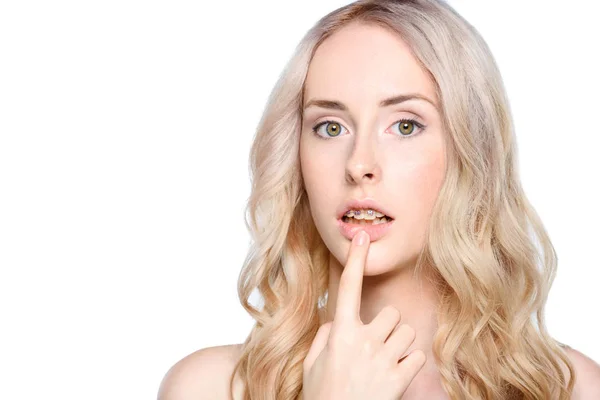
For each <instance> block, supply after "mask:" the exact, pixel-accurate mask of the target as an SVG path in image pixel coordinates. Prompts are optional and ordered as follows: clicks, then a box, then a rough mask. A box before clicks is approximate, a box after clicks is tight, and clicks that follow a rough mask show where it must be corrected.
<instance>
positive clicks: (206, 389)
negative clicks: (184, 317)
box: [158, 344, 241, 400]
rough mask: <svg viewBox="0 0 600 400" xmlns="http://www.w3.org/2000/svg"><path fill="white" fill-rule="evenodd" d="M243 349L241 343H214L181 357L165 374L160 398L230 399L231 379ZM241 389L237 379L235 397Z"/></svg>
mask: <svg viewBox="0 0 600 400" xmlns="http://www.w3.org/2000/svg"><path fill="white" fill-rule="evenodd" d="M240 350H241V345H240V344H231V345H223V346H214V347H207V348H204V349H200V350H198V351H195V352H194V353H192V354H189V355H187V356H186V357H184V358H182V359H181V360H179V361H178V362H177V363H175V365H173V366H172V367H171V368H170V369H169V370H168V371H167V373H166V374H165V376H164V378H163V380H162V382H161V384H160V388H159V390H158V400H188V399H190V400H191V399H194V400H202V399H231V394H230V393H229V380H230V378H231V374H232V372H233V368H234V367H235V364H236V362H237V361H238V359H239V354H240ZM236 387H237V388H236ZM239 389H240V388H239V382H238V384H237V385H235V384H234V398H235V399H238V398H239V397H238V396H240V395H241V392H239ZM238 392H239V393H238ZM240 397H241V396H240Z"/></svg>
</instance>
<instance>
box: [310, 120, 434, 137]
mask: <svg viewBox="0 0 600 400" xmlns="http://www.w3.org/2000/svg"><path fill="white" fill-rule="evenodd" d="M405 122H409V123H411V124H413V125H415V126H416V127H417V128H418V129H419V131H418V132H417V133H411V134H410V135H408V136H407V135H404V136H403V135H397V136H399V137H401V138H403V139H412V138H413V137H415V136H418V135H420V134H421V133H422V132H423V131H424V130H425V128H426V126H425V125H423V124H422V123H420V122H418V121H417V120H415V119H412V118H402V119H400V120H398V121H396V122H394V123H393V124H392V125H391V126H394V125H396V124H398V123H405ZM328 123H330V124H338V125H340V126H343V125H342V124H340V123H339V122H337V121H332V120H326V121H322V122H319V123H318V124H316V125H315V126H313V128H312V131H313V133H314V134H315V136H317V137H318V138H319V139H323V140H329V139H333V138H336V137H338V136H340V135H338V136H329V137H323V136H321V135H319V134H318V133H317V130H318V129H319V128H320V127H321V126H323V125H325V124H328ZM344 129H346V128H344Z"/></svg>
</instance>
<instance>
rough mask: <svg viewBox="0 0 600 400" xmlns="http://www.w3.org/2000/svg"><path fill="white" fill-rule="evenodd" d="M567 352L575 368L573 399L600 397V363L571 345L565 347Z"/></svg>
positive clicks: (583, 399) (581, 399) (585, 399)
mask: <svg viewBox="0 0 600 400" xmlns="http://www.w3.org/2000/svg"><path fill="white" fill-rule="evenodd" d="M565 352H566V353H567V355H568V356H569V360H571V362H572V363H573V368H574V369H575V388H574V389H573V396H572V399H573V400H588V399H600V365H598V363H597V362H595V361H594V360H592V359H591V358H589V357H588V356H586V355H585V354H583V353H581V352H580V351H577V350H575V349H573V348H571V347H569V346H566V347H565Z"/></svg>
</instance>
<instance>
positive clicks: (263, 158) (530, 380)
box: [230, 0, 574, 400]
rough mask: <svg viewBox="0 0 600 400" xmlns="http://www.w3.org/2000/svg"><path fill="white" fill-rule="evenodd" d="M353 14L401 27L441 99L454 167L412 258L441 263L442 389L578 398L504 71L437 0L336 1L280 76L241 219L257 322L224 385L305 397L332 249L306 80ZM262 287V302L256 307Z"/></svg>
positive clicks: (465, 395) (549, 251)
mask: <svg viewBox="0 0 600 400" xmlns="http://www.w3.org/2000/svg"><path fill="white" fill-rule="evenodd" d="M350 22H360V23H364V24H376V25H377V26H381V27H384V28H385V29H389V30H390V31H391V32H394V33H395V34H397V35H399V36H400V37H401V38H402V39H403V40H404V41H405V42H406V43H407V44H408V45H409V47H410V48H411V50H412V52H413V55H414V56H415V58H416V59H417V60H418V61H419V62H420V63H421V65H422V66H423V68H424V69H425V70H426V71H428V73H429V74H430V76H431V78H432V79H433V81H434V82H435V85H436V91H437V95H438V99H439V100H440V104H441V112H442V115H441V118H442V121H443V125H444V130H445V133H446V135H447V137H448V139H449V140H447V143H446V145H447V155H448V157H447V160H446V162H447V165H446V167H447V169H446V176H445V180H444V183H443V185H442V188H441V190H440V192H439V196H438V199H437V202H436V203H435V205H434V209H433V212H432V214H431V221H430V226H429V229H428V238H427V241H426V243H425V245H424V248H423V252H422V253H421V257H419V262H418V265H421V264H422V263H425V264H428V265H432V266H434V268H433V271H434V272H433V274H434V277H433V279H434V281H433V282H434V284H435V286H436V288H437V290H438V291H439V294H440V299H441V300H440V304H439V315H438V325H439V328H438V331H437V333H436V335H435V341H434V346H433V352H434V356H435V362H436V364H437V366H438V368H439V371H440V373H441V377H442V383H443V386H444V388H445V390H446V391H447V393H448V394H449V396H450V398H452V399H550V398H556V399H561V400H562V399H568V398H570V395H571V392H572V390H573V385H574V371H573V367H572V364H571V363H570V361H569V359H568V357H567V355H566V353H565V351H564V350H563V349H562V348H561V346H562V344H561V343H559V342H557V341H556V340H554V339H552V338H551V337H550V335H549V334H548V332H547V329H546V327H545V322H544V314H543V310H544V306H545V303H546V298H547V295H548V292H549V290H550V287H551V285H552V282H553V280H554V277H555V273H556V263H557V259H556V254H555V251H554V248H553V246H552V243H551V241H550V239H549V236H548V234H547V233H546V231H545V229H544V226H543V224H542V222H541V220H540V218H539V217H538V215H537V214H536V212H535V210H534V209H533V207H532V206H531V205H530V203H529V202H528V200H527V198H526V196H525V193H524V191H523V189H522V187H521V184H520V179H519V176H518V171H517V170H518V168H517V158H516V155H517V147H516V142H515V138H514V132H513V122H512V116H511V113H510V109H509V103H508V100H507V96H506V93H505V89H504V86H503V82H502V78H501V75H500V72H499V70H498V67H497V65H496V63H495V61H494V58H493V56H492V54H491V52H490V50H489V48H488V46H487V44H486V43H485V41H484V40H483V38H482V37H481V36H480V34H479V33H478V32H477V31H476V29H475V28H474V27H473V26H471V25H470V24H469V23H468V22H467V21H465V20H464V19H463V18H462V17H461V16H460V15H459V14H458V13H457V12H456V11H455V10H454V9H452V8H451V7H450V6H449V5H448V4H446V3H444V2H442V1H441V0H437V1H436V0H405V1H401V0H397V1H392V0H388V1H383V0H381V1H377V0H372V1H368V0H367V1H357V2H354V3H352V4H349V5H347V6H344V7H341V8H339V9H337V10H335V11H333V12H331V13H329V14H328V15H326V16H325V17H323V18H322V19H321V20H319V21H318V22H317V23H316V24H315V26H314V27H312V28H311V29H310V30H309V32H308V33H307V34H306V35H305V37H304V38H303V39H302V40H301V42H300V43H299V45H298V47H297V48H296V51H295V53H294V55H293V57H292V59H291V60H290V61H289V63H288V64H287V66H286V68H285V70H284V71H283V73H282V75H281V76H280V78H279V80H278V81H277V84H276V86H275V88H274V89H273V91H272V93H271V96H270V97H269V100H268V104H267V106H266V108H265V111H264V114H263V116H262V119H261V121H260V123H259V126H258V128H257V132H256V136H255V138H254V142H253V145H252V149H251V155H250V168H251V171H250V172H251V180H252V189H251V195H250V198H249V199H248V203H247V208H246V226H247V227H248V229H249V231H250V234H251V236H252V239H253V245H252V246H251V248H250V250H249V252H248V256H247V258H246V260H245V262H244V267H243V269H242V271H241V273H240V277H239V281H238V294H239V296H240V300H241V303H242V305H243V307H244V308H245V309H246V310H247V311H248V312H249V313H250V314H251V315H252V316H253V318H254V319H255V320H256V324H255V326H254V327H253V329H252V331H251V332H250V334H249V335H248V337H247V339H246V340H245V342H244V343H243V345H242V352H241V357H240V359H239V361H238V362H237V364H236V366H235V369H234V371H233V374H232V381H231V385H230V389H232V387H233V377H234V376H235V375H236V373H238V374H239V377H240V378H241V380H242V382H243V384H244V389H245V390H244V393H245V394H244V399H246V400H247V399H255V400H256V399H261V400H262V399H278V400H292V399H297V398H301V397H302V378H303V371H302V370H303V368H302V363H303V360H304V358H305V356H306V354H307V352H308V349H309V348H310V345H311V343H312V340H313V338H314V336H315V334H316V332H317V329H318V328H319V325H320V318H319V315H320V312H321V311H322V309H321V308H320V306H319V305H320V304H322V302H323V301H324V299H326V296H327V293H326V291H327V286H328V271H327V269H328V255H329V253H328V250H327V248H326V247H325V245H324V243H323V241H322V240H321V238H320V236H319V234H318V232H317V230H316V228H315V226H314V223H313V221H312V217H311V214H310V211H309V208H308V201H307V200H308V199H307V195H306V192H305V190H304V188H303V181H302V176H301V169H300V161H299V151H298V150H299V137H300V132H301V126H302V123H301V121H302V103H303V90H304V82H305V78H306V74H307V71H308V66H309V63H310V61H311V59H312V57H313V55H314V52H315V50H316V49H317V47H318V46H319V45H320V44H321V43H322V42H323V41H324V40H325V39H326V38H327V37H329V36H331V35H332V34H333V33H335V32H336V31H337V30H339V29H340V28H342V27H344V26H345V25H347V24H348V23H350ZM536 242H537V243H536ZM254 290H258V291H259V293H260V295H261V297H262V300H263V306H262V308H261V309H257V308H255V307H254V306H252V305H251V304H250V303H249V298H250V295H251V293H252V292H253V291H254ZM563 366H564V367H566V368H568V371H569V376H570V378H568V377H567V376H566V374H565V371H564V370H563Z"/></svg>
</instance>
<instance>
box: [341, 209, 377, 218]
mask: <svg viewBox="0 0 600 400" xmlns="http://www.w3.org/2000/svg"><path fill="white" fill-rule="evenodd" d="M357 212H358V215H357V214H356V213H357ZM384 215H385V214H382V213H380V212H378V211H375V210H350V211H348V212H347V213H346V214H345V216H346V217H350V218H355V219H366V220H370V221H372V220H374V219H375V218H381V217H383V216H384Z"/></svg>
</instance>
